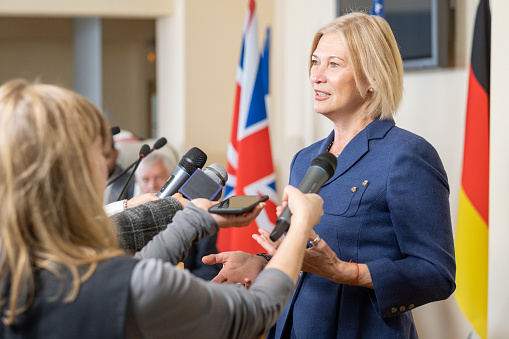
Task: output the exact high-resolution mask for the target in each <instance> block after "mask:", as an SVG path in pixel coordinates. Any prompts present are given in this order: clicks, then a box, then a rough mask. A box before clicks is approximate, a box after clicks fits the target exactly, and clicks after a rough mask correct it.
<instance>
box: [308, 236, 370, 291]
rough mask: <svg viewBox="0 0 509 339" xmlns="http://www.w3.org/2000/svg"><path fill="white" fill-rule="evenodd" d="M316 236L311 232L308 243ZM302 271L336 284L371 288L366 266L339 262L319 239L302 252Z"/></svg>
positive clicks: (333, 253) (327, 246)
mask: <svg viewBox="0 0 509 339" xmlns="http://www.w3.org/2000/svg"><path fill="white" fill-rule="evenodd" d="M317 236H318V235H317V234H316V232H315V231H314V230H312V231H311V233H310V235H309V241H313V240H316V239H317ZM302 270H303V271H305V272H309V273H313V274H316V275H319V276H322V277H325V278H327V279H330V280H332V281H334V282H337V283H338V284H355V285H358V286H364V287H368V288H371V289H372V288H373V281H372V280H371V274H370V273H369V268H368V266H367V265H366V264H355V263H349V262H346V261H342V260H340V259H339V258H338V256H337V255H336V253H335V252H334V251H333V250H332V249H331V248H330V247H329V245H328V244H327V243H326V242H325V240H323V239H320V240H319V241H318V242H316V243H315V245H314V246H312V247H310V248H308V249H307V250H306V252H304V262H303V263H302Z"/></svg>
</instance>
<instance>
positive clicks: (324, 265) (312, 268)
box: [302, 230, 341, 281]
mask: <svg viewBox="0 0 509 339" xmlns="http://www.w3.org/2000/svg"><path fill="white" fill-rule="evenodd" d="M316 237H317V234H316V232H315V231H314V230H312V231H311V233H310V234H309V241H312V240H315V239H316ZM338 263H341V260H339V258H338V256H337V255H336V253H335V252H334V251H333V250H332V249H331V248H330V247H329V245H328V244H327V243H326V242H325V240H323V239H320V241H318V242H317V243H316V245H314V246H312V247H310V248H308V249H307V250H306V252H304V262H303V263H302V270H303V271H305V272H309V273H313V274H316V275H320V276H322V277H325V278H327V279H331V280H334V281H335V279H334V277H335V276H337V274H338V272H337V265H338Z"/></svg>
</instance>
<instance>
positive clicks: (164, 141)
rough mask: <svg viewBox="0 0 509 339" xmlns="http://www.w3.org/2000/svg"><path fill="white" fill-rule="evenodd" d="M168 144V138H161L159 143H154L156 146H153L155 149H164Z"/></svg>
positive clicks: (158, 140)
mask: <svg viewBox="0 0 509 339" xmlns="http://www.w3.org/2000/svg"><path fill="white" fill-rule="evenodd" d="M167 142H168V140H166V138H164V137H163V138H159V139H157V141H156V142H155V143H154V146H152V147H153V148H154V149H160V148H161V147H163V146H164V145H166V143H167Z"/></svg>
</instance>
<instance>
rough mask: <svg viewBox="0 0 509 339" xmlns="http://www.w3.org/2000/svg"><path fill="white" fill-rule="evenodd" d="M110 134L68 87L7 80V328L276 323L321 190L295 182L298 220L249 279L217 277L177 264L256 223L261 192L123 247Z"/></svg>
mask: <svg viewBox="0 0 509 339" xmlns="http://www.w3.org/2000/svg"><path fill="white" fill-rule="evenodd" d="M109 141H110V128H109V126H108V124H107V122H106V120H105V118H104V117H103V115H102V114H101V113H100V112H99V110H98V109H97V108H96V107H95V106H93V105H92V104H91V103H90V102H89V101H88V100H86V99H85V98H83V97H82V96H80V95H78V94H76V93H74V92H72V91H70V90H66V89H63V88H61V87H57V86H53V85H44V84H30V83H27V82H25V81H21V80H15V81H10V82H8V83H6V84H4V85H2V86H1V87H0V157H1V158H2V162H0V215H1V216H2V218H1V219H0V291H1V293H2V294H1V299H0V301H1V303H0V307H1V308H0V311H1V312H0V314H1V317H2V321H1V322H0V337H2V338H18V337H23V338H35V337H40V338H76V337H80V338H120V337H127V338H140V337H146V338H158V337H161V338H169V337H175V338H177V337H178V338H196V337H203V336H206V337H208V338H248V337H256V336H257V335H259V334H261V333H263V331H266V330H267V329H268V327H269V326H271V324H273V323H274V322H275V321H276V319H277V317H278V316H279V314H280V312H281V310H282V308H283V307H284V305H285V303H286V301H287V300H288V299H289V297H290V294H291V291H292V290H293V286H294V283H295V281H296V279H297V276H298V271H299V268H300V266H301V263H302V257H303V248H304V244H305V243H306V240H307V238H308V237H309V232H310V230H311V228H312V226H313V225H315V224H316V223H317V222H318V221H319V218H320V215H321V202H322V201H321V199H320V198H319V197H318V196H317V195H304V194H301V193H300V192H299V191H298V190H297V189H295V188H292V187H288V188H287V190H286V191H285V192H286V193H285V197H284V199H285V200H288V197H291V201H290V202H289V206H290V208H291V209H292V210H293V211H295V213H294V219H293V220H294V222H295V223H296V224H297V226H295V225H294V226H295V228H294V231H293V232H290V233H289V236H288V239H289V241H288V245H287V246H285V247H283V246H281V248H280V251H281V252H282V253H281V255H280V256H275V257H274V261H273V262H272V263H271V264H270V265H267V267H268V268H269V269H267V270H265V271H264V272H263V273H262V274H261V275H260V277H259V279H257V280H256V281H255V282H254V283H253V284H252V286H251V288H250V289H249V290H246V289H244V288H239V287H237V286H226V285H219V284H216V283H208V282H205V281H204V280H202V279H199V278H196V277H194V276H192V275H191V274H190V273H189V272H188V271H185V270H180V269H178V268H177V267H176V266H174V264H176V263H178V262H179V261H181V260H182V259H183V258H184V257H185V255H186V252H187V250H188V249H189V247H190V246H191V244H192V243H193V242H195V241H199V240H201V239H202V238H204V237H205V236H207V235H212V234H215V233H217V231H218V229H219V227H232V226H243V225H247V224H249V222H250V221H252V220H253V219H254V218H255V217H256V216H257V215H258V214H259V213H260V211H261V209H262V208H263V204H260V205H259V206H257V207H256V208H255V210H254V211H253V212H251V213H249V214H247V215H243V216H229V217H226V216H221V215H214V216H212V215H211V214H209V213H208V212H207V209H208V208H209V207H210V206H211V205H212V204H213V203H211V202H209V201H207V200H204V199H196V200H193V201H191V202H189V203H188V204H187V206H186V208H185V209H184V210H183V211H181V212H179V213H178V214H177V215H176V216H175V218H174V221H173V223H172V224H170V225H168V227H167V229H166V230H164V231H163V232H161V233H160V234H159V235H157V236H156V237H155V238H154V239H153V240H152V241H151V242H150V243H149V244H148V245H147V246H146V247H145V248H144V249H143V250H142V251H140V252H139V253H137V254H136V256H135V258H132V257H128V256H125V255H123V254H124V253H123V252H122V251H120V250H119V249H118V246H117V239H116V234H115V231H114V228H113V226H112V225H111V223H110V221H109V219H108V217H107V216H106V214H105V212H104V210H103V206H102V194H103V192H104V188H105V185H106V178H107V169H106V162H105V161H106V160H105V157H104V154H103V153H104V150H105V149H106V148H107V146H108V145H107V143H108V142H109ZM162 259H164V260H162ZM205 331H206V332H205ZM205 333H206V334H205Z"/></svg>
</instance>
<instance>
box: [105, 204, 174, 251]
mask: <svg viewBox="0 0 509 339" xmlns="http://www.w3.org/2000/svg"><path fill="white" fill-rule="evenodd" d="M180 210H182V206H181V205H180V203H179V202H178V200H177V199H175V198H173V197H168V198H165V199H160V200H157V201H151V202H148V203H146V204H143V205H140V206H137V207H134V208H130V209H128V210H126V211H124V212H120V213H117V214H115V215H113V216H112V217H111V219H112V220H113V223H114V224H115V227H116V231H117V236H118V239H119V246H120V247H121V248H122V249H124V250H126V251H127V252H132V253H134V252H136V251H139V250H140V249H142V248H143V246H145V245H146V244H147V243H148V242H149V241H150V240H151V239H152V238H153V237H154V236H155V235H156V234H158V233H159V232H161V231H162V230H164V229H165V228H166V226H167V225H168V224H169V223H171V222H172V220H173V217H174V216H175V214H176V213H177V212H178V211H180Z"/></svg>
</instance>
